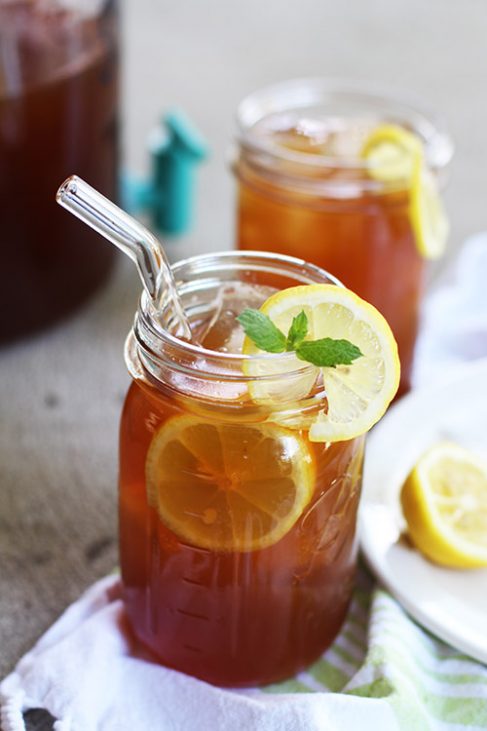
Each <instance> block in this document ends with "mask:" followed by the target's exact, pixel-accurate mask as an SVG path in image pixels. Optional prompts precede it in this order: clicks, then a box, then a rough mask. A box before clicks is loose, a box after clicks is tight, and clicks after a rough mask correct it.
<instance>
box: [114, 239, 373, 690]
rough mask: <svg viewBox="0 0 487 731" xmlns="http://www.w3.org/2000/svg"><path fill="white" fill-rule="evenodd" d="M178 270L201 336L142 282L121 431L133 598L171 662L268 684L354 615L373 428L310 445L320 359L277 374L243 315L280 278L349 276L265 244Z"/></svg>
mask: <svg viewBox="0 0 487 731" xmlns="http://www.w3.org/2000/svg"><path fill="white" fill-rule="evenodd" d="M173 272H174V276H175V279H176V282H177V286H178V292H179V294H180V296H181V298H182V303H183V306H184V309H185V311H186V313H187V315H188V317H189V320H190V322H191V323H192V329H193V333H194V335H195V338H196V340H197V341H198V343H199V344H198V343H193V342H191V343H190V342H187V341H185V340H183V339H181V338H179V337H178V336H177V332H176V327H177V324H176V322H175V321H174V315H173V307H172V304H171V302H170V301H169V300H167V301H166V302H165V303H163V308H162V315H158V316H157V317H156V316H155V315H154V312H153V310H152V308H151V303H150V301H149V299H148V297H147V296H146V295H145V294H143V295H142V298H141V300H140V304H139V309H138V311H137V314H136V317H135V323H134V327H133V329H132V331H131V333H130V334H129V337H128V340H127V344H126V354H125V355H126V363H127V367H128V370H129V372H130V374H131V376H132V384H131V386H130V388H129V390H128V393H127V397H126V400H125V405H124V409H123V415H122V419H121V431H120V565H121V573H122V582H123V596H124V602H125V606H126V610H127V613H128V617H129V619H130V622H131V624H132V627H133V629H134V631H135V633H136V635H137V636H138V637H139V639H140V640H142V642H143V643H145V644H146V645H147V646H148V647H149V648H151V650H152V651H153V652H154V653H155V654H156V656H157V657H158V658H159V659H160V661H161V663H163V664H165V665H167V666H168V667H171V668H175V669H177V670H180V671H182V672H185V673H188V674H190V675H194V676H196V677H198V678H202V679H203V680H206V681H209V682H211V683H215V684H218V685H223V686H247V685H256V684H263V683H270V682H273V681H277V680H280V679H282V678H285V677H288V676H290V675H292V674H293V673H295V672H297V671H298V670H300V669H301V668H303V667H305V666H307V665H308V664H309V663H311V662H312V661H313V660H315V659H316V658H317V657H318V656H319V655H320V654H321V653H322V652H323V651H324V649H325V648H326V647H328V646H329V645H330V643H331V642H332V640H333V639H334V637H335V636H336V634H337V632H338V630H339V629H340V626H341V624H342V622H343V620H344V617H345V614H346V611H347V607H348V604H349V601H350V598H351V593H352V588H353V584H354V574H355V566H356V557H357V535H356V518H357V507H358V502H359V495H360V487H361V475H362V462H363V453H364V436H360V437H357V438H355V439H352V440H349V441H343V442H335V443H312V442H311V441H310V440H309V438H308V429H307V427H309V424H310V422H311V421H312V420H313V418H314V417H316V414H317V413H318V412H319V411H321V410H323V409H326V392H325V389H324V386H323V384H322V383H316V384H314V386H313V387H312V388H311V390H310V388H309V385H308V387H307V389H305V391H303V388H302V384H303V383H305V384H306V383H308V384H309V383H310V381H309V376H310V365H309V364H308V363H305V362H303V361H297V359H296V358H295V357H294V354H293V353H285V354H283V355H282V356H280V363H281V366H280V369H279V373H276V372H273V371H272V369H271V372H270V373H269V369H268V366H267V367H266V364H267V363H268V362H269V358H273V359H274V361H275V356H273V355H270V354H268V353H264V354H261V355H245V354H243V352H242V341H241V339H240V333H239V332H238V331H237V329H236V328H235V315H236V314H239V313H240V312H241V311H242V309H244V308H245V307H258V306H259V305H260V304H261V303H262V301H263V300H264V299H267V297H268V295H269V293H270V292H274V291H276V290H280V289H283V288H287V287H290V286H293V285H297V284H314V283H332V284H335V285H337V286H339V283H338V282H337V280H335V279H334V278H333V277H331V276H330V275H328V274H327V273H326V272H325V271H323V270H321V269H319V268H318V267H316V266H313V265H311V264H307V263H305V262H304V261H303V260H300V259H296V258H291V257H286V256H283V255H278V254H268V253H262V252H255V253H252V252H226V253H223V254H211V255H205V256H198V257H195V258H192V259H188V260H185V261H181V262H179V263H178V264H175V265H174V266H173ZM259 374H261V375H259ZM314 378H315V377H313V379H314ZM312 383H313V380H312V381H311V384H312ZM263 393H266V394H268V396H269V398H262V394H263ZM298 394H301V395H298ZM256 395H258V396H259V397H258V398H257V397H256Z"/></svg>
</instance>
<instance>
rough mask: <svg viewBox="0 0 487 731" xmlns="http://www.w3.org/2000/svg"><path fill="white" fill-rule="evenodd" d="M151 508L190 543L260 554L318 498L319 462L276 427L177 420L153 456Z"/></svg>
mask: <svg viewBox="0 0 487 731" xmlns="http://www.w3.org/2000/svg"><path fill="white" fill-rule="evenodd" d="M145 472H146V484H147V492H148V499H149V503H150V504H151V505H152V506H153V507H154V508H155V509H156V510H157V512H158V513H159V516H160V518H161V520H162V522H163V523H164V524H165V525H166V526H167V527H168V528H169V529H170V530H171V531H173V533H175V534H176V535H177V536H178V538H179V539H180V540H182V541H184V542H185V543H188V544H190V545H193V546H198V547H201V548H208V549H210V550H213V551H255V550H258V549H262V548H266V547H268V546H271V545H273V544H274V543H277V541H279V540H280V539H281V538H283V536H285V535H286V533H288V532H289V531H290V530H291V528H292V527H293V525H294V524H295V523H296V521H297V520H298V518H299V517H300V516H301V515H302V513H303V510H304V509H305V507H306V505H307V504H308V502H309V501H310V499H311V495H312V493H313V490H314V482H315V467H314V460H313V456H312V454H311V453H310V451H309V448H308V447H307V445H306V443H305V442H304V441H303V440H302V439H300V438H299V437H298V436H297V435H296V433H295V432H291V431H289V430H288V429H285V428H283V427H280V426H277V425H273V424H265V423H264V424H259V425H258V426H247V425H245V424H225V425H219V424H212V423H209V422H202V421H199V420H198V419H197V418H195V417H193V416H189V415H184V416H175V417H173V418H172V419H170V420H169V421H167V422H166V423H165V424H164V425H163V426H162V427H161V428H160V429H159V431H158V432H156V434H155V435H154V437H153V440H152V442H151V444H150V447H149V451H148V453H147V458H146V466H145Z"/></svg>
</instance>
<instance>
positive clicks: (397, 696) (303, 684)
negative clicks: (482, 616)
mask: <svg viewBox="0 0 487 731" xmlns="http://www.w3.org/2000/svg"><path fill="white" fill-rule="evenodd" d="M486 629H487V617H486ZM264 690H265V691H266V692H271V693H311V692H322V693H323V692H332V693H341V694H345V695H349V696H360V697H362V698H382V699H384V700H385V701H387V703H389V704H390V706H391V707H392V709H393V710H394V713H395V716H396V718H397V721H398V725H399V728H400V729H401V731H423V730H424V731H429V730H430V729H431V731H437V730H438V731H440V730H441V731H474V730H475V731H480V729H487V667H486V666H484V665H482V664H480V663H478V662H476V661H474V660H472V659H471V658H469V657H467V656H466V655H464V654H462V653H461V652H457V651H456V650H454V649H453V648H451V647H449V646H448V645H446V644H444V643H443V642H441V641H440V640H438V639H437V638H436V637H433V636H432V635H431V634H429V633H428V632H427V631H426V630H424V629H422V628H421V627H419V626H418V625H417V624H416V623H415V622H414V621H413V620H411V619H410V617H409V616H408V615H407V614H406V613H405V612H404V610H403V609H402V608H401V607H400V606H399V604H398V603H397V602H396V601H395V600H394V599H393V598H392V597H391V596H390V594H388V593H387V592H386V591H385V590H384V589H381V588H378V587H377V585H375V584H374V582H373V580H372V578H371V577H370V575H369V574H368V573H367V571H366V570H365V569H364V568H361V569H360V573H359V578H358V585H357V588H356V590H355V593H354V597H353V600H352V604H351V608H350V611H349V614H348V616H347V619H346V621H345V624H344V626H343V628H342V630H341V632H340V634H339V635H338V637H337V638H336V640H335V642H334V643H333V645H332V646H331V647H330V648H329V649H328V650H327V651H326V652H325V653H324V654H323V656H322V657H321V658H320V659H319V660H318V661H317V662H316V663H314V665H312V666H311V667H309V668H308V669H307V670H306V671H305V672H302V673H299V675H297V676H296V677H295V678H293V679H291V680H287V681H285V682H283V683H278V684H276V685H272V686H268V687H267V688H265V689H264ZM351 731H354V730H352V729H351Z"/></svg>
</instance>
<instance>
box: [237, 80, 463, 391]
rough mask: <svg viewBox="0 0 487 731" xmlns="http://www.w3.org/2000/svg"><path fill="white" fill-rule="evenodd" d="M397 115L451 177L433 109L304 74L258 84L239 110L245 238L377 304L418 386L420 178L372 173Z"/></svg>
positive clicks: (240, 237) (405, 378)
mask: <svg viewBox="0 0 487 731" xmlns="http://www.w3.org/2000/svg"><path fill="white" fill-rule="evenodd" d="M391 123H392V124H394V125H399V126H401V127H403V128H404V129H406V130H408V131H410V132H413V133H414V134H416V135H417V136H418V137H419V139H420V140H421V141H422V143H423V146H424V151H425V160H426V164H427V166H428V167H429V168H430V170H431V171H432V172H433V173H434V174H435V175H437V176H440V177H442V176H443V174H444V171H445V167H446V165H447V163H448V162H449V160H450V158H451V155H452V145H451V141H450V138H449V137H448V135H447V134H446V133H445V131H444V129H443V127H442V125H441V124H440V123H439V122H438V121H437V120H436V119H435V118H434V117H433V116H432V115H431V114H429V113H427V112H424V111H422V110H421V109H420V108H419V107H417V106H415V105H413V104H409V103H408V102H407V101H403V100H402V99H401V98H400V97H399V96H397V95H396V94H394V93H393V92H390V91H381V90H377V89H376V88H375V87H373V86H371V85H367V84H358V83H354V84H346V83H343V82H333V81H326V80H322V79H301V80H294V81H289V82H285V83H281V84H277V85H275V86H271V87H268V88H265V89H262V90H260V91H257V92H255V93H254V94H251V95H250V96H248V97H247V98H246V99H244V100H243V101H242V103H241V104H240V106H239V109H238V127H239V150H238V153H237V156H236V159H235V160H234V171H235V174H236V176H237V179H238V214H237V215H238V230H237V245H238V247H239V248H240V249H251V250H256V249H257V250H261V249H265V250H266V251H275V252H279V253H283V254H289V255H292V256H300V257H303V258H304V259H306V260H308V261H311V262H314V263H315V264H317V265H318V266H320V267H323V268H325V269H328V270H329V271H332V272H333V273H334V274H335V275H336V276H337V277H338V278H339V279H340V280H341V281H342V282H343V283H344V284H345V286H346V287H348V288H350V289H352V290H354V291H355V292H356V293H357V294H359V295H360V296H361V297H363V298H364V299H366V300H367V301H368V302H371V303H372V304H373V305H375V306H376V307H377V308H378V309H379V310H380V312H382V314H383V315H384V316H385V317H386V319H387V320H388V322H389V324H390V326H391V328H392V330H393V332H394V335H395V337H396V340H397V342H398V346H399V354H400V359H401V373H402V376H401V385H400V391H399V392H400V393H401V392H402V393H403V392H404V391H406V390H407V389H408V388H409V386H410V377H411V367H412V362H413V353H414V345H415V340H416V334H417V329H418V318H419V308H420V302H421V297H422V292H423V279H424V273H425V261H424V259H423V258H422V256H421V255H420V254H419V253H418V249H417V246H416V242H415V237H414V234H413V229H412V225H411V216H410V208H409V204H410V195H409V189H408V181H406V180H401V179H394V177H393V176H388V175H386V176H385V179H377V177H375V176H374V175H372V174H371V170H370V166H369V161H368V160H367V159H366V158H364V157H363V156H362V155H361V150H362V149H363V145H364V142H365V140H366V139H367V137H368V135H369V134H370V133H371V132H372V131H373V130H374V129H376V128H377V127H378V126H380V125H383V124H391Z"/></svg>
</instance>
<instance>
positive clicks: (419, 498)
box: [401, 442, 487, 568]
mask: <svg viewBox="0 0 487 731" xmlns="http://www.w3.org/2000/svg"><path fill="white" fill-rule="evenodd" d="M401 504H402V508H403V512H404V517H405V518H406V522H407V525H408V530H409V534H410V536H411V539H412V541H413V543H414V544H415V545H416V546H417V547H418V548H419V550H420V551H422V553H424V554H425V555H426V556H427V557H428V558H430V559H432V560H433V561H435V562H436V563H439V564H443V565H444V566H453V567H459V568H475V567H480V566H487V464H486V463H485V462H483V461H482V460H480V459H479V458H478V457H477V456H475V455H473V454H471V453H470V452H469V451H467V450H466V449H464V448H463V447H460V446H458V445H456V444H451V443H448V442H445V443H441V444H438V445H436V446H435V447H433V448H432V449H431V450H429V451H428V452H427V453H426V454H425V455H423V457H421V459H420V460H419V461H418V463H417V464H416V465H415V467H414V468H413V469H412V471H411V473H410V474H409V476H408V478H407V480H406V482H405V483H404V486H403V488H402V491H401Z"/></svg>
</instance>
